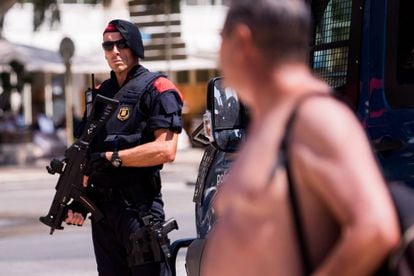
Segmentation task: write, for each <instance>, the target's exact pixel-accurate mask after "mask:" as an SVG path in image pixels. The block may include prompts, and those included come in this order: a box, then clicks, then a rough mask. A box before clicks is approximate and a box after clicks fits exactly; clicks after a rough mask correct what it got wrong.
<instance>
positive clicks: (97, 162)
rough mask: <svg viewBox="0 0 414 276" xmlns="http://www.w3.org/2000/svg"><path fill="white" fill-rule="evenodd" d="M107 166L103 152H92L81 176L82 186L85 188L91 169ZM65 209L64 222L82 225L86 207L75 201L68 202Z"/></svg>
mask: <svg viewBox="0 0 414 276" xmlns="http://www.w3.org/2000/svg"><path fill="white" fill-rule="evenodd" d="M108 166H110V162H109V161H108V159H106V156H105V153H104V152H96V153H92V154H91V155H90V157H89V161H88V164H87V165H86V169H85V175H84V176H83V181H82V185H83V187H85V188H86V187H87V186H88V180H89V175H90V174H91V173H92V172H93V171H96V170H99V169H102V168H106V167H108ZM67 209H68V212H67V216H66V219H65V222H66V224H68V225H77V226H82V225H83V223H84V222H85V219H86V216H87V211H86V209H85V208H84V207H83V206H82V205H80V204H79V203H77V202H75V201H73V202H72V203H71V204H69V205H68V208H67Z"/></svg>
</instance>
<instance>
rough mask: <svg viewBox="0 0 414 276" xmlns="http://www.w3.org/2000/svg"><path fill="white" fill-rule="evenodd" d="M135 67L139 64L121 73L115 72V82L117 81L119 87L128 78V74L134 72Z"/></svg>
mask: <svg viewBox="0 0 414 276" xmlns="http://www.w3.org/2000/svg"><path fill="white" fill-rule="evenodd" d="M137 65H139V63H137V64H135V65H133V66H132V67H131V68H130V69H129V70H124V71H121V72H115V76H116V80H117V82H118V85H119V86H122V85H123V84H124V83H125V81H126V79H127V78H128V76H129V74H130V72H131V71H132V70H134V68H135V67H136V66H137Z"/></svg>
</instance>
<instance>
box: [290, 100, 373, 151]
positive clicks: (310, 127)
mask: <svg viewBox="0 0 414 276" xmlns="http://www.w3.org/2000/svg"><path fill="white" fill-rule="evenodd" d="M294 133H295V135H294V137H295V140H296V141H299V142H301V143H303V144H306V145H309V146H312V147H313V148H314V149H315V150H321V151H329V149H330V147H335V148H336V149H338V147H339V148H345V147H354V146H357V145H359V146H364V147H365V146H368V144H367V142H368V140H367V137H366V135H365V132H364V130H363V128H362V126H361V123H360V122H359V121H358V119H357V117H356V115H355V114H354V112H353V111H352V110H351V109H350V108H349V107H348V106H347V105H345V104H344V103H342V102H340V101H339V100H337V99H335V98H333V97H328V96H326V97H324V96H314V97H310V98H308V99H306V100H305V101H304V102H303V103H302V104H301V105H300V107H299V110H298V113H297V117H296V121H295V124H294Z"/></svg>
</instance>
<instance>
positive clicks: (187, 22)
mask: <svg viewBox="0 0 414 276" xmlns="http://www.w3.org/2000/svg"><path fill="white" fill-rule="evenodd" d="M226 2H227V1H226V0H182V1H180V0H133V1H127V0H112V1H111V0H14V1H13V0H2V1H1V2H0V165H25V164H31V163H33V162H37V161H38V160H39V159H44V158H50V157H52V156H56V155H61V154H62V153H63V151H64V150H65V148H66V146H67V144H68V143H69V144H70V143H71V142H73V137H72V136H71V135H68V133H72V129H73V127H76V123H77V122H78V121H79V119H80V118H81V117H82V114H83V110H84V106H85V105H84V93H85V91H86V89H87V88H88V87H91V86H92V77H91V74H94V76H95V78H94V79H95V84H94V85H98V84H99V83H100V82H101V81H103V80H105V79H106V78H108V76H109V71H110V70H109V67H108V66H107V64H106V62H105V60H104V58H103V52H102V50H101V41H102V32H103V30H104V28H105V26H106V25H107V23H108V22H109V21H110V20H111V19H114V18H121V19H127V20H130V21H132V22H134V23H135V24H137V26H138V27H139V28H140V30H141V32H142V35H143V38H144V44H145V48H146V52H145V55H146V58H145V59H144V60H143V61H142V64H143V65H144V66H146V67H147V68H149V69H150V70H153V71H160V72H163V73H165V74H167V75H168V76H169V78H170V79H172V80H173V81H174V82H175V83H176V84H177V86H178V88H179V89H180V90H181V92H182V93H183V95H184V98H185V107H184V124H185V133H183V135H182V137H181V138H182V139H181V140H180V145H181V146H183V147H186V146H189V143H188V135H187V134H190V133H191V132H192V130H193V129H194V128H195V127H196V126H197V125H198V124H199V122H200V119H201V114H202V113H203V112H204V109H205V93H206V84H207V81H208V80H209V79H210V78H212V77H215V76H217V75H219V72H218V70H217V67H218V66H217V51H218V47H219V42H220V36H219V32H220V28H221V26H222V23H223V20H224V15H225V12H226Z"/></svg>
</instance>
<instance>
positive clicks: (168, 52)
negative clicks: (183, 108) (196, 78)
mask: <svg viewBox="0 0 414 276" xmlns="http://www.w3.org/2000/svg"><path fill="white" fill-rule="evenodd" d="M164 11H165V15H166V17H167V18H166V20H165V29H166V30H165V57H166V62H167V75H168V77H170V78H171V77H172V76H171V58H172V53H171V44H172V41H171V39H172V37H171V0H164Z"/></svg>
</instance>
